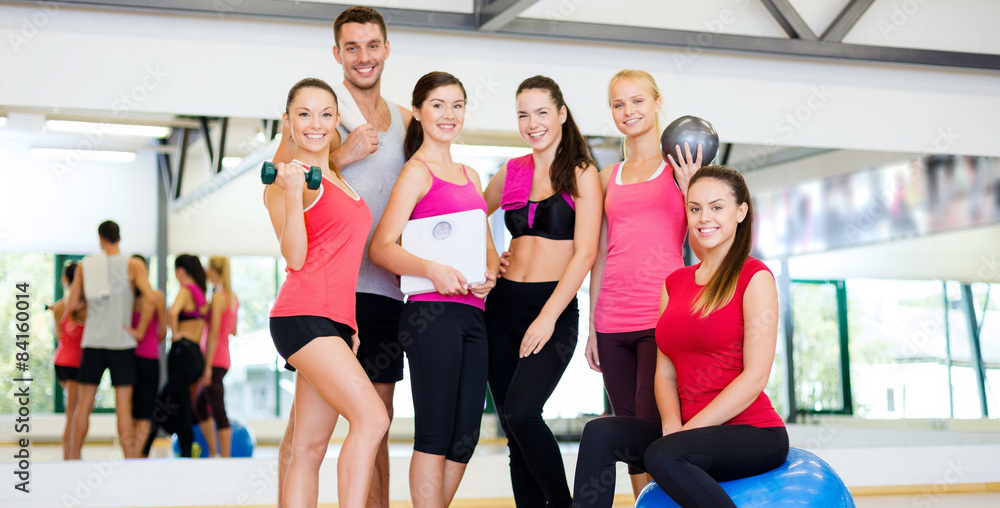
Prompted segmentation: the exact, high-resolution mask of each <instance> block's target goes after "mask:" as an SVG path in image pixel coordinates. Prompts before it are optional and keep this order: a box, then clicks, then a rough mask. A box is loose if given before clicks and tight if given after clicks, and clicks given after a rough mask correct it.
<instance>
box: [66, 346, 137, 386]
mask: <svg viewBox="0 0 1000 508" xmlns="http://www.w3.org/2000/svg"><path fill="white" fill-rule="evenodd" d="M104 369H108V370H110V371H111V384H112V385H113V386H131V385H134V384H135V348H132V349H98V348H89V347H85V348H83V356H82V357H81V358H80V374H79V376H77V378H76V380H77V381H79V382H81V383H86V384H88V385H96V384H100V383H101V378H102V377H104Z"/></svg>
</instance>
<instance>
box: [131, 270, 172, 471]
mask: <svg viewBox="0 0 1000 508" xmlns="http://www.w3.org/2000/svg"><path fill="white" fill-rule="evenodd" d="M132 257H133V258H134V259H138V260H139V261H141V262H142V264H143V266H148V263H147V262H146V258H144V257H143V256H141V255H139V254H133V255H132ZM153 295H154V296H153V298H145V297H143V296H142V294H141V293H139V292H138V291H136V295H135V303H134V304H133V305H132V327H131V328H129V332H130V333H132V336H133V337H135V340H136V341H137V342H138V343H137V344H136V346H135V386H134V387H133V389H132V418H133V419H134V421H135V427H134V428H135V439H134V443H135V445H134V446H135V447H136V448H135V450H136V451H135V454H136V456H139V457H148V456H149V450H147V449H146V448H145V446H144V444H145V443H146V441H147V439H148V438H149V435H150V431H151V430H152V428H153V422H152V420H153V412H154V411H155V408H156V390H157V388H159V386H160V343H161V342H163V339H165V338H166V337H167V298H166V296H164V294H163V292H162V291H160V290H155V291H153Z"/></svg>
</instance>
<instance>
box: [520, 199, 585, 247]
mask: <svg viewBox="0 0 1000 508" xmlns="http://www.w3.org/2000/svg"><path fill="white" fill-rule="evenodd" d="M571 199H572V198H570V197H569V195H568V194H566V193H565V192H557V193H555V194H553V195H551V196H549V197H547V198H545V199H543V200H541V201H528V204H527V205H524V206H522V207H521V208H517V209H514V210H507V211H505V212H504V215H503V221H504V223H505V224H506V225H507V231H510V234H511V236H512V237H514V238H518V237H521V236H540V237H542V238H548V239H549V240H572V239H573V228H574V226H575V224H576V209H575V207H574V205H573V202H572V200H571Z"/></svg>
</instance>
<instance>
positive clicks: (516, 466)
mask: <svg viewBox="0 0 1000 508" xmlns="http://www.w3.org/2000/svg"><path fill="white" fill-rule="evenodd" d="M556 284H557V283H556V282H512V281H509V280H507V279H499V280H497V285H496V287H495V288H493V290H492V291H490V296H489V298H488V299H487V300H486V328H487V332H488V333H489V337H490V393H491V394H492V395H493V403H494V404H495V405H496V409H497V416H498V417H499V418H500V426H501V427H502V428H503V432H504V435H506V436H507V446H508V447H509V448H510V481H511V486H512V487H513V490H514V502H515V503H516V504H517V506H518V507H519V508H528V507H544V506H550V507H559V506H569V505H570V503H571V499H570V493H569V484H568V483H567V482H566V470H565V468H564V466H563V460H562V453H561V452H560V451H559V444H558V443H556V438H555V436H553V435H552V431H551V430H550V429H549V427H548V426H547V425H545V420H543V419H542V409H543V407H544V406H545V401H546V400H548V398H549V397H550V396H551V395H552V391H553V390H555V388H556V385H557V384H558V383H559V379H560V378H562V375H563V372H565V371H566V366H567V365H569V361H570V359H572V358H573V351H574V350H575V349H576V342H577V335H578V333H579V322H580V312H579V309H578V308H577V301H576V298H574V299H573V301H571V302H570V303H569V305H567V306H566V309H565V310H564V311H563V312H562V314H560V316H559V318H558V319H557V320H556V324H555V330H554V331H553V333H552V338H551V339H549V341H548V342H547V343H546V344H545V346H544V347H542V350H541V351H539V352H538V354H533V355H530V356H528V357H527V358H519V354H518V350H519V349H520V347H521V340H522V339H523V338H524V334H525V332H526V331H527V330H528V327H529V326H530V325H531V323H532V321H534V320H535V318H537V317H538V314H539V313H540V312H541V310H542V307H543V306H544V305H545V302H546V301H548V299H549V296H551V295H552V291H554V290H555V288H556Z"/></svg>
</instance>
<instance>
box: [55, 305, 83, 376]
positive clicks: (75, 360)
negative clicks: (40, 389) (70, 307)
mask: <svg viewBox="0 0 1000 508" xmlns="http://www.w3.org/2000/svg"><path fill="white" fill-rule="evenodd" d="M58 326H59V346H58V347H57V348H56V352H55V355H54V357H53V358H52V363H54V364H56V365H59V366H60V367H76V368H79V367H80V356H82V355H83V350H82V349H81V348H80V341H81V340H82V339H83V325H81V324H80V323H77V322H76V321H73V318H71V317H70V313H69V312H63V316H62V319H60V320H59V323H58Z"/></svg>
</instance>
